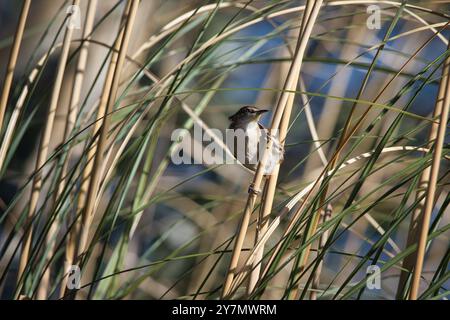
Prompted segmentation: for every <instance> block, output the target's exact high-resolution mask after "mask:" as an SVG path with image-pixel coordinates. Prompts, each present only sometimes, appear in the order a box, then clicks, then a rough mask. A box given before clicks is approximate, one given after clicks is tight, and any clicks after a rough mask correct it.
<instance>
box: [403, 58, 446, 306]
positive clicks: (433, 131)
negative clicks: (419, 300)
mask: <svg viewBox="0 0 450 320" xmlns="http://www.w3.org/2000/svg"><path fill="white" fill-rule="evenodd" d="M449 61H450V58H447V62H446V63H445V64H444V66H443V69H442V78H441V82H440V84H439V91H438V96H437V100H436V105H435V107H434V111H433V119H437V118H438V117H439V115H440V114H441V113H442V106H443V102H444V97H445V90H446V83H447V79H448V73H449ZM438 128H439V123H438V122H432V123H431V128H430V133H429V135H428V141H429V143H428V147H431V145H432V142H433V141H435V140H436V138H437V134H438ZM430 175H431V167H427V168H425V169H424V171H423V172H422V175H421V176H420V181H419V185H418V188H419V190H418V191H417V194H416V199H420V198H422V197H423V196H424V195H425V193H426V190H427V189H428V183H429V181H430ZM424 205H425V198H423V199H422V201H420V203H419V205H418V206H417V208H416V209H415V210H414V212H413V214H412V215H411V222H410V224H409V231H408V239H407V241H406V245H405V248H408V247H410V246H411V245H413V244H414V243H417V242H418V241H419V237H418V236H419V234H418V226H419V223H420V219H421V218H422V215H421V212H422V210H423V208H424ZM416 258H417V251H415V252H414V253H412V254H411V255H409V256H407V257H406V258H405V259H404V260H403V264H402V268H403V269H402V271H401V273H400V279H399V282H398V288H397V296H396V298H397V299H402V298H403V292H404V289H405V285H406V282H407V281H408V278H409V276H410V272H411V271H412V270H413V268H414V263H415V261H416Z"/></svg>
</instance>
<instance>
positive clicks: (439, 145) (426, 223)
mask: <svg viewBox="0 0 450 320" xmlns="http://www.w3.org/2000/svg"><path fill="white" fill-rule="evenodd" d="M448 49H450V47H449V48H448ZM449 68H450V58H447V59H446V60H445V62H444V67H443V74H442V78H441V83H442V84H443V85H442V86H443V87H444V89H443V91H444V92H443V96H442V97H441V96H440V95H438V100H437V102H436V106H435V109H438V110H436V111H435V115H436V118H438V119H439V125H438V128H437V132H436V138H435V140H433V142H432V144H433V161H432V163H431V168H430V172H429V180H428V183H427V189H426V195H425V204H424V206H423V212H422V217H421V219H420V220H421V221H420V224H419V226H418V230H419V240H418V243H417V255H416V263H415V266H414V272H413V275H412V280H411V292H410V294H409V299H411V300H416V299H417V297H418V294H419V289H420V278H421V275H422V269H423V262H424V259H425V251H426V246H427V241H428V233H429V229H430V219H431V213H432V211H433V208H434V203H435V195H436V188H437V182H438V176H439V168H440V166H441V160H442V150H443V145H444V141H445V136H446V130H447V121H448V115H449V109H450V76H449V70H450V69H449ZM441 99H442V100H441ZM441 101H442V102H441ZM430 142H431V141H430Z"/></svg>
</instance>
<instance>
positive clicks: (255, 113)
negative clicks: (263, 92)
mask: <svg viewBox="0 0 450 320" xmlns="http://www.w3.org/2000/svg"><path fill="white" fill-rule="evenodd" d="M267 111H269V110H265V109H258V108H256V107H252V106H244V107H242V108H240V109H239V111H238V112H236V113H235V114H233V115H232V116H230V117H228V119H230V121H231V122H241V123H247V122H252V121H258V120H259V118H260V117H261V115H262V114H263V113H265V112H267Z"/></svg>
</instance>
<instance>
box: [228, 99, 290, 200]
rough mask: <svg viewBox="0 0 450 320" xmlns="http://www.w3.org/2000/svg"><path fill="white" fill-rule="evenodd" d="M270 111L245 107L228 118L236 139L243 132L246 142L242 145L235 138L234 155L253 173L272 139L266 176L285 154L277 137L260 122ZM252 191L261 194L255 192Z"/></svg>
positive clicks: (266, 164)
mask: <svg viewBox="0 0 450 320" xmlns="http://www.w3.org/2000/svg"><path fill="white" fill-rule="evenodd" d="M268 111H269V110H265V109H258V108H256V107H253V106H244V107H242V108H240V109H239V111H238V112H236V113H235V114H233V115H232V116H230V117H229V118H228V119H229V120H230V121H231V124H230V126H229V129H232V130H235V137H236V136H238V134H239V133H240V132H241V133H242V134H243V135H244V139H243V140H244V141H245V142H244V144H243V145H242V143H241V144H240V143H239V142H240V140H239V139H236V138H235V142H234V148H233V150H232V151H233V154H234V156H235V157H236V159H238V160H239V161H240V162H241V163H242V164H243V165H244V166H245V167H246V168H248V169H250V170H252V171H255V170H256V168H257V166H258V162H259V161H260V159H261V158H262V157H263V155H264V150H265V148H266V146H267V143H268V141H269V139H272V150H271V152H270V153H269V156H268V158H267V161H266V163H265V167H264V175H265V176H266V175H270V174H271V173H272V171H273V168H274V167H275V165H277V164H278V163H280V162H281V161H282V160H283V153H284V152H283V151H284V150H283V147H282V146H281V144H280V143H279V141H278V139H277V136H276V135H274V134H271V133H270V132H269V130H268V129H266V128H265V127H264V126H263V125H262V124H260V123H259V122H258V121H259V120H260V118H261V116H262V115H263V114H264V113H266V112H268ZM239 129H240V130H242V131H240V130H239ZM241 141H242V140H241ZM250 191H252V192H254V193H259V192H258V191H255V190H250Z"/></svg>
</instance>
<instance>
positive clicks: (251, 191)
mask: <svg viewBox="0 0 450 320" xmlns="http://www.w3.org/2000/svg"><path fill="white" fill-rule="evenodd" d="M248 193H250V194H254V195H255V196H258V195H259V194H260V193H261V190H257V189H255V185H254V184H253V183H252V184H251V185H250V187H248Z"/></svg>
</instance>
